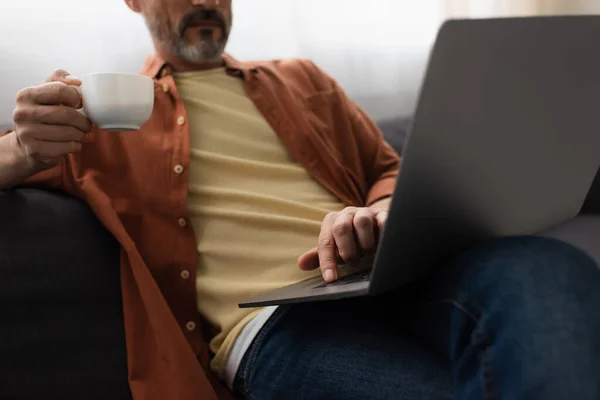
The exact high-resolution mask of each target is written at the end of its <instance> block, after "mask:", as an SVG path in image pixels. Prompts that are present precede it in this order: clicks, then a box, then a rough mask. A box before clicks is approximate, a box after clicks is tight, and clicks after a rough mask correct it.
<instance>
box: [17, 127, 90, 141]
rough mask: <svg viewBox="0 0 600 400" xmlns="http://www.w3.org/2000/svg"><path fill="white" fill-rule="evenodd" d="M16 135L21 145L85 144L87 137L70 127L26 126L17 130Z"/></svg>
mask: <svg viewBox="0 0 600 400" xmlns="http://www.w3.org/2000/svg"><path fill="white" fill-rule="evenodd" d="M17 135H18V137H19V140H20V141H21V142H22V143H29V142H36V141H41V142H54V143H61V142H80V143H82V142H85V141H87V135H86V134H85V133H83V132H81V131H80V130H79V129H77V128H74V127H72V126H61V125H44V124H35V125H28V126H26V127H24V128H19V129H17Z"/></svg>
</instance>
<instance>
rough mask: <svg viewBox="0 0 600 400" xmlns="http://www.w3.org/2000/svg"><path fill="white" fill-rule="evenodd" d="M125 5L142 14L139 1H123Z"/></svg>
mask: <svg viewBox="0 0 600 400" xmlns="http://www.w3.org/2000/svg"><path fill="white" fill-rule="evenodd" d="M125 3H127V6H129V8H131V9H132V10H133V11H135V12H136V13H139V12H142V9H141V8H140V1H139V0H125Z"/></svg>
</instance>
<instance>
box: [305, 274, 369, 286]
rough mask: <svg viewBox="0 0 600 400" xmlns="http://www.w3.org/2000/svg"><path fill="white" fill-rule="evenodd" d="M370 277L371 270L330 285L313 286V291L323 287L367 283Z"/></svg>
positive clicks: (348, 276)
mask: <svg viewBox="0 0 600 400" xmlns="http://www.w3.org/2000/svg"><path fill="white" fill-rule="evenodd" d="M370 277H371V270H366V271H360V272H357V273H355V274H352V275H347V276H344V277H342V278H340V279H338V280H337V281H335V282H332V283H322V284H320V285H318V286H315V287H314V288H313V289H320V288H324V287H332V286H341V285H349V284H351V283H360V282H368V281H369V278H370Z"/></svg>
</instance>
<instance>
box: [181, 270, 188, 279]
mask: <svg viewBox="0 0 600 400" xmlns="http://www.w3.org/2000/svg"><path fill="white" fill-rule="evenodd" d="M189 277H190V271H188V270H187V269H184V270H183V271H181V279H188V278H189Z"/></svg>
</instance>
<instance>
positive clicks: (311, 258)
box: [298, 199, 390, 282]
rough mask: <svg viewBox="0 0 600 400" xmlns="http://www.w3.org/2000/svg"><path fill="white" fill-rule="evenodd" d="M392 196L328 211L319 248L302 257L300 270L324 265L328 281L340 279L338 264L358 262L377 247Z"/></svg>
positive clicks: (322, 270) (320, 236)
mask: <svg viewBox="0 0 600 400" xmlns="http://www.w3.org/2000/svg"><path fill="white" fill-rule="evenodd" d="M389 203H390V200H389V199H385V200H382V201H379V202H377V203H376V204H374V205H372V206H371V207H365V208H357V207H348V208H345V209H344V210H342V211H340V212H332V213H329V214H327V216H326V217H325V219H324V221H323V225H322V226H321V233H320V235H319V241H318V245H317V247H315V248H313V249H311V250H309V251H307V252H306V253H304V254H303V255H302V256H301V257H300V259H299V260H298V265H299V267H300V269H303V270H306V271H308V270H314V269H317V268H319V267H320V268H321V273H322V274H323V278H324V279H325V281H326V282H333V281H335V280H337V279H338V264H340V261H341V263H346V264H350V265H355V264H357V263H358V262H359V261H360V259H361V258H362V257H363V256H365V255H369V254H372V253H373V252H375V250H376V249H377V245H378V241H379V233H380V232H381V230H382V229H383V226H384V225H385V222H386V219H387V215H388V213H387V210H388V208H389Z"/></svg>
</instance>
